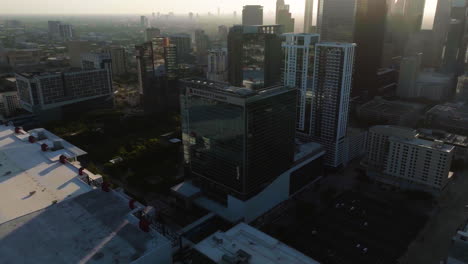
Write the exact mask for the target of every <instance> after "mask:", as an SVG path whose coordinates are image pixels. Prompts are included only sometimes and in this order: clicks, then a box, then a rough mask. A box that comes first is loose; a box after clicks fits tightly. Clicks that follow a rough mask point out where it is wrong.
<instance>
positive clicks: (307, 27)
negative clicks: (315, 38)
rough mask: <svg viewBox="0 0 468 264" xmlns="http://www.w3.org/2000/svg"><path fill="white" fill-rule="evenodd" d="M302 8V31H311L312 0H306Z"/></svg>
mask: <svg viewBox="0 0 468 264" xmlns="http://www.w3.org/2000/svg"><path fill="white" fill-rule="evenodd" d="M304 10H305V11H304V33H312V26H313V21H314V0H306V1H305V9H304Z"/></svg>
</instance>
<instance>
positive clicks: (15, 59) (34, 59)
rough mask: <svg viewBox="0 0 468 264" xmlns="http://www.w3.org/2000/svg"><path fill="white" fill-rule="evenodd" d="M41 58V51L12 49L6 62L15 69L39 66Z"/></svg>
mask: <svg viewBox="0 0 468 264" xmlns="http://www.w3.org/2000/svg"><path fill="white" fill-rule="evenodd" d="M41 58H42V51H41V50H40V49H11V50H8V51H7V52H6V62H7V63H8V64H9V65H10V66H11V67H13V68H17V67H21V66H32V65H38V64H39V63H40V62H41Z"/></svg>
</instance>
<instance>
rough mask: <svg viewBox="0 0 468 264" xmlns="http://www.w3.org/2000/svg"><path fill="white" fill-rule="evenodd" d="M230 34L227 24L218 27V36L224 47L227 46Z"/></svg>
mask: <svg viewBox="0 0 468 264" xmlns="http://www.w3.org/2000/svg"><path fill="white" fill-rule="evenodd" d="M228 34H229V29H228V27H227V26H224V25H221V26H219V27H218V38H219V41H220V42H221V45H222V47H223V48H224V47H226V46H227V37H228Z"/></svg>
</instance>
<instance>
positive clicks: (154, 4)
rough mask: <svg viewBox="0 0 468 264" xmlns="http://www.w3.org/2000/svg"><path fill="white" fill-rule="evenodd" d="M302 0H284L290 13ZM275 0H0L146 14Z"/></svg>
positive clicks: (22, 8)
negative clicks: (289, 7) (288, 5)
mask: <svg viewBox="0 0 468 264" xmlns="http://www.w3.org/2000/svg"><path fill="white" fill-rule="evenodd" d="M304 1H305V0H286V2H287V3H288V4H290V5H291V11H292V12H293V13H302V12H304V5H305V3H304ZM275 3H276V0H0V13H3V14H25V13H27V14H74V13H88V14H89V13H93V14H109V13H119V14H149V13H152V12H153V11H154V12H161V13H169V12H174V13H183V14H186V13H188V12H195V13H196V12H198V13H207V12H211V13H216V12H217V8H218V7H220V8H221V12H222V13H232V12H233V11H238V12H240V11H241V10H242V6H243V5H246V4H259V5H263V6H264V8H265V12H266V13H268V12H270V11H271V12H272V11H274V10H275Z"/></svg>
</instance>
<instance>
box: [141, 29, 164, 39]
mask: <svg viewBox="0 0 468 264" xmlns="http://www.w3.org/2000/svg"><path fill="white" fill-rule="evenodd" d="M160 35H161V30H160V29H159V28H154V27H152V28H147V29H146V30H145V41H151V40H152V39H154V38H157V37H159V36H160Z"/></svg>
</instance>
